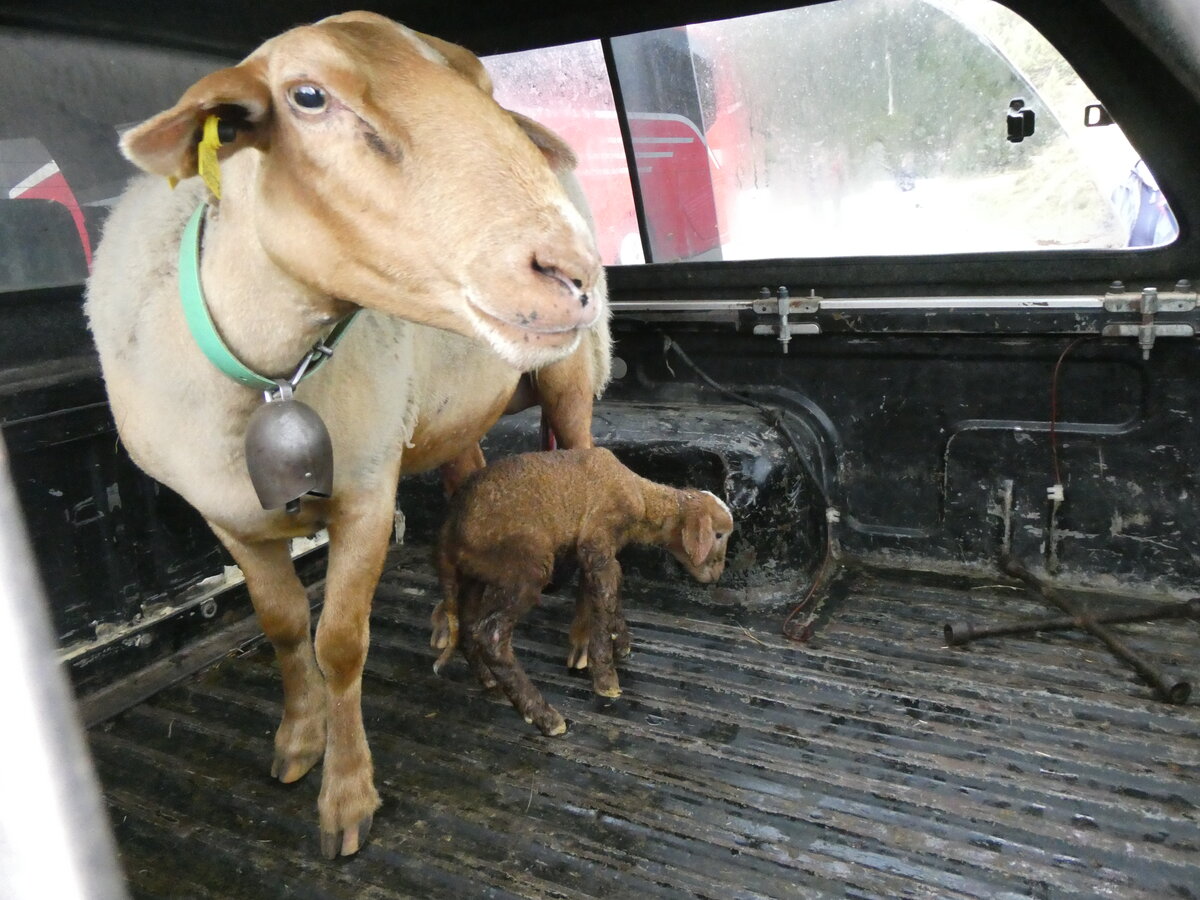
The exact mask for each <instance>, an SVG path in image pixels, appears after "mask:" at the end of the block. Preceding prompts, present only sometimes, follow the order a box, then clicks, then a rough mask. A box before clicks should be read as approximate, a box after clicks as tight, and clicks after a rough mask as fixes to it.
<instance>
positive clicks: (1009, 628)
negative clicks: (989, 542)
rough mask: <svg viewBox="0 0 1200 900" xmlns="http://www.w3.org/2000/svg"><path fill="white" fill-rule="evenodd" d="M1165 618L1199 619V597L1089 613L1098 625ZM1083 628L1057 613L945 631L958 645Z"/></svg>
mask: <svg viewBox="0 0 1200 900" xmlns="http://www.w3.org/2000/svg"><path fill="white" fill-rule="evenodd" d="M1167 619H1198V620H1200V597H1193V598H1192V599H1191V600H1188V601H1187V602H1186V603H1162V604H1159V605H1157V606H1151V607H1147V608H1146V609H1144V610H1142V611H1140V612H1113V613H1101V614H1100V615H1094V616H1092V621H1093V622H1095V623H1096V624H1098V625H1129V624H1132V623H1135V622H1157V621H1164V620H1167ZM1083 627H1084V626H1083V624H1082V623H1081V621H1080V620H1079V619H1077V618H1076V617H1074V616H1059V617H1057V618H1053V619H1036V620H1034V621H1029V622H1014V623H1012V624H1011V625H990V626H987V627H984V628H977V627H975V625H974V624H973V623H971V622H953V623H951V622H947V623H946V625H945V633H946V643H947V644H949V645H950V646H951V647H959V646H961V645H963V644H966V643H969V642H970V641H977V640H980V639H981V638H989V637H1008V636H1012V635H1018V634H1034V633H1035V632H1039V631H1070V630H1071V629H1073V628H1083Z"/></svg>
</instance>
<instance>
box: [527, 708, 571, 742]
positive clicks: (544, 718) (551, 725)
mask: <svg viewBox="0 0 1200 900" xmlns="http://www.w3.org/2000/svg"><path fill="white" fill-rule="evenodd" d="M525 721H526V722H527V723H529V724H530V725H537V727H538V730H539V731H540V732H541V733H542V734H544V735H546V737H558V736H559V735H560V734H566V733H567V720H566V719H564V718H563V717H562V716H561V715H559V712H558V710H557V709H555V708H554V707H552V706H550V707H547V708H546V711H545V712H544V713H542V714H540V715H538V716H536V717H534V718H529V717H526V719H525Z"/></svg>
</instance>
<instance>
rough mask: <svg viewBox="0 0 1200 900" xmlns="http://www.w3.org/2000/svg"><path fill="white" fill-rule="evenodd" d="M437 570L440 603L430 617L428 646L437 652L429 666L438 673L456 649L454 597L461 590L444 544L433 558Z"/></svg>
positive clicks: (456, 597)
mask: <svg viewBox="0 0 1200 900" xmlns="http://www.w3.org/2000/svg"><path fill="white" fill-rule="evenodd" d="M434 561H435V564H436V568H437V574H438V584H440V585H441V588H442V601H441V603H439V604H438V605H437V607H436V608H435V609H434V611H433V615H432V616H431V617H430V621H431V625H432V626H433V627H432V629H431V633H430V635H429V646H431V647H433V648H434V649H435V650H441V651H442V653H441V655H440V656H439V657H438V658H437V661H436V662H435V663H434V664H433V671H434V672H435V673H440V672H441V671H442V667H443V666H444V665H446V663H448V662H449V661H450V658H451V657H452V656H454V651H455V650H456V649H457V648H458V617H459V609H458V597H459V591H460V589H461V587H462V585H461V584H460V581H459V577H458V567H457V566H456V565H454V560H453V559H452V558H451V557H450V554H449V553H447V552H446V540H445V539H444V538H443V539H441V540H439V541H438V548H437V553H436V555H435V556H434Z"/></svg>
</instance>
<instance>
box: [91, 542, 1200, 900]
mask: <svg viewBox="0 0 1200 900" xmlns="http://www.w3.org/2000/svg"><path fill="white" fill-rule="evenodd" d="M428 558H429V552H428V548H427V547H425V546H420V545H417V546H413V545H409V546H402V547H399V548H397V549H396V550H395V551H394V552H393V556H392V561H391V564H390V568H389V570H388V572H387V574H386V575H385V577H384V579H383V582H382V583H381V585H380V588H379V594H378V596H377V599H376V604H375V612H374V616H373V620H372V637H371V653H370V658H369V660H368V664H367V672H366V679H365V683H364V688H363V705H364V712H365V717H366V721H367V732H368V735H369V738H370V741H371V746H372V749H373V751H374V758H375V773H376V783H377V784H378V786H379V788H380V791H381V794H382V796H383V806H382V808H381V809H380V810H379V812H378V814H377V815H376V817H375V824H374V829H373V831H372V834H371V839H370V841H369V843H368V844H367V846H366V847H365V849H364V850H363V851H362V852H360V853H359V854H358V855H357V856H355V857H353V858H350V859H344V860H339V861H337V862H333V863H330V862H326V861H325V860H323V859H321V858H320V857H319V855H318V852H317V851H318V841H317V833H316V809H315V807H316V797H317V791H318V788H319V779H318V777H317V776H318V775H319V770H316V771H314V772H313V773H312V774H310V775H309V776H308V777H306V778H305V779H303V780H302V781H301V782H299V783H298V784H295V785H290V786H285V785H280V784H277V783H275V782H273V781H272V780H271V779H270V778H269V777H268V773H267V770H268V767H269V763H270V758H271V739H272V734H273V731H274V728H275V725H276V723H277V721H278V718H279V715H280V689H279V683H278V677H277V673H276V672H275V671H274V667H273V662H272V652H271V650H270V648H269V647H268V646H265V645H262V644H261V643H258V644H256V643H251V644H249V645H246V644H245V643H244V641H245V630H244V628H243V629H242V630H240V631H239V630H238V629H237V628H235V629H234V630H233V631H232V632H231V633H230V635H231V636H230V638H229V640H230V642H231V645H233V644H240V646H239V648H238V649H236V650H235V651H234V652H232V653H230V654H229V655H228V656H226V657H225V658H224V659H222V660H221V661H220V662H219V664H216V665H213V666H211V667H209V668H207V669H204V670H202V671H200V672H199V673H198V674H195V675H193V676H190V677H188V678H186V679H184V680H182V681H181V682H179V683H177V684H175V685H174V686H171V687H169V688H167V689H164V690H162V691H160V692H158V693H156V694H154V695H153V696H151V697H149V699H146V700H144V701H143V702H139V703H137V704H136V705H133V706H132V707H130V708H128V709H126V710H125V711H123V712H121V713H120V714H118V715H116V716H115V717H113V718H110V719H108V720H107V721H104V722H103V723H101V724H98V725H96V726H94V727H93V728H92V729H91V731H90V740H91V745H92V749H93V752H94V753H95V756H96V763H97V766H98V769H99V774H100V778H101V781H102V784H103V788H104V791H105V795H106V798H107V802H108V805H109V810H110V813H111V816H112V822H113V826H114V829H115V833H116V837H117V841H118V843H119V846H120V851H121V855H122V859H123V863H124V866H125V869H126V873H127V876H128V878H129V881H130V886H131V891H132V893H133V894H134V896H136V897H172V898H178V897H197V898H231V897H236V898H245V900H249V898H260V897H261V898H267V897H271V898H275V897H305V898H316V897H338V898H340V897H345V898H356V900H363V898H392V897H423V898H433V897H447V898H450V897H454V898H461V897H496V898H507V897H525V898H561V897H572V898H574V897H688V896H698V897H713V898H729V897H747V898H749V897H794V896H799V895H802V894H804V895H808V894H813V893H820V894H827V895H837V896H848V897H912V896H931V895H935V896H939V897H987V898H993V897H1051V896H1053V897H1057V896H1063V895H1068V894H1078V895H1084V896H1097V895H1108V896H1121V897H1154V898H1163V897H1196V896H1198V895H1200V708H1197V707H1196V706H1195V705H1185V706H1168V705H1166V704H1163V703H1160V702H1157V701H1156V700H1154V699H1153V698H1152V696H1151V694H1150V691H1149V689H1148V688H1146V687H1145V686H1144V685H1142V684H1141V682H1139V681H1138V680H1137V678H1136V676H1134V675H1133V674H1132V673H1130V672H1129V671H1128V670H1126V669H1125V668H1123V667H1122V666H1120V665H1119V664H1118V663H1116V662H1115V661H1114V660H1112V659H1111V658H1110V657H1109V656H1108V654H1107V653H1106V652H1105V651H1104V650H1103V648H1101V647H1100V646H1099V645H1098V644H1096V643H1095V642H1093V641H1092V640H1091V639H1089V638H1087V637H1086V636H1083V635H1081V634H1080V633H1078V632H1065V633H1058V634H1054V635H1041V636H1037V637H1026V638H1006V639H989V640H985V641H982V642H979V643H978V644H975V645H972V646H970V647H969V648H968V649H951V648H947V647H946V646H945V641H944V638H943V633H942V629H943V624H944V623H945V622H948V621H959V620H962V619H964V618H967V617H968V616H973V617H974V618H975V620H976V621H980V620H983V621H988V622H991V621H1006V620H1011V619H1015V618H1019V617H1022V616H1031V615H1038V614H1042V613H1044V610H1043V609H1042V608H1041V607H1040V606H1039V605H1038V604H1036V603H1032V602H1030V601H1029V600H1028V598H1027V597H1026V595H1025V594H1024V593H1023V592H1022V591H1021V590H1019V589H1016V588H1014V587H1013V586H1011V585H1004V584H999V583H992V584H988V583H981V582H979V581H967V580H953V579H950V578H947V577H942V576H925V575H917V574H915V573H902V574H897V573H896V572H894V571H893V572H888V573H884V572H876V571H872V570H869V569H857V570H848V571H845V572H842V573H841V575H840V576H839V577H838V578H837V580H836V582H835V584H834V585H833V587H832V590H831V592H830V598H831V599H830V600H829V602H828V604H827V605H826V607H825V610H824V613H823V621H822V623H821V624H820V627H819V628H818V630H817V633H816V635H815V636H814V637H813V638H812V640H811V641H810V642H809V643H808V644H803V645H802V644H795V643H792V642H790V641H788V640H786V639H785V638H783V637H781V636H780V632H779V625H780V623H781V621H782V619H783V617H784V616H785V615H786V612H787V607H783V608H782V609H778V610H771V611H763V610H761V609H758V610H753V611H752V610H748V609H746V608H742V607H739V606H736V605H735V606H729V605H714V604H711V603H706V602H698V597H702V593H701V592H697V590H696V588H695V587H694V586H692V585H689V584H687V583H686V582H685V580H684V578H683V576H682V574H680V577H679V578H678V579H676V580H672V581H657V580H651V579H650V578H648V577H646V578H639V577H630V578H629V579H628V581H627V584H626V586H625V597H626V607H627V611H628V617H629V621H630V625H631V627H632V629H633V634H634V653H633V655H632V657H631V658H630V659H628V660H627V661H625V663H624V664H623V666H622V667H621V669H620V672H621V682H622V686H623V688H624V695H623V696H622V697H621V698H620V699H619V700H617V701H615V702H613V701H603V702H600V701H598V700H597V698H595V697H594V696H593V695H592V693H591V691H590V682H589V680H588V679H587V678H586V677H585V676H580V675H578V674H570V673H568V672H567V670H566V668H565V665H564V661H565V654H566V629H567V625H568V623H569V620H570V609H569V604H570V594H569V593H568V591H569V587H567V588H564V589H563V591H562V592H561V593H548V594H547V596H546V598H545V601H544V603H543V606H542V607H541V608H540V609H538V610H536V611H535V613H534V614H533V615H532V616H531V617H530V619H529V620H528V621H526V622H525V623H524V625H523V627H522V628H521V629H520V631H519V633H518V638H519V644H518V653H519V655H520V657H521V659H522V660H523V662H524V664H525V666H526V668H527V670H528V671H529V672H530V675H531V677H532V678H533V679H534V680H535V682H536V683H538V684H539V685H540V686H541V687H542V688H543V690H544V691H545V693H546V695H547V697H548V699H549V700H550V701H551V702H552V703H554V704H555V705H556V706H557V707H558V708H559V709H560V710H561V711H562V712H563V714H564V715H565V716H566V717H567V719H568V721H569V724H570V730H569V731H568V733H567V734H566V735H565V736H564V737H559V738H545V737H542V736H541V735H540V734H538V733H537V732H536V731H535V730H534V729H532V728H531V727H530V726H527V725H525V724H524V722H522V721H521V719H520V717H519V716H518V715H517V714H516V713H515V712H514V711H513V710H512V708H511V707H510V706H509V705H508V704H507V702H505V701H503V699H497V698H489V697H487V696H485V695H484V694H483V693H482V692H481V690H480V689H479V688H478V687H477V685H476V684H475V683H474V682H473V680H472V678H471V677H470V674H469V672H468V671H467V669H466V666H465V665H464V664H463V663H462V662H461V661H457V662H455V663H454V664H453V665H452V666H451V667H450V668H449V670H448V671H447V672H446V673H445V674H444V676H443V677H441V678H439V677H437V676H435V675H434V674H433V672H432V671H431V663H432V660H433V656H434V654H433V653H432V651H431V650H430V649H429V647H428V615H429V612H430V610H431V608H432V606H433V605H434V603H435V602H436V596H437V593H436V583H435V579H434V576H433V572H432V567H431V566H430V565H429V562H428ZM1121 631H1122V633H1124V634H1125V635H1126V636H1127V637H1128V639H1129V640H1130V641H1131V642H1132V643H1134V644H1136V645H1137V646H1139V647H1141V648H1143V649H1145V650H1147V651H1149V652H1150V653H1151V654H1152V655H1153V656H1154V657H1155V658H1156V659H1157V660H1159V661H1160V662H1163V663H1169V664H1173V665H1176V666H1177V667H1179V668H1180V669H1182V670H1183V671H1185V672H1186V671H1188V670H1189V669H1190V670H1191V671H1195V670H1196V669H1197V667H1198V666H1200V658H1198V657H1197V643H1196V640H1195V638H1196V625H1195V623H1189V622H1182V623H1180V622H1176V623H1160V624H1154V625H1145V626H1124V627H1122V629H1121ZM86 709H87V706H86V705H85V711H86Z"/></svg>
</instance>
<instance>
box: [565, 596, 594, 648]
mask: <svg viewBox="0 0 1200 900" xmlns="http://www.w3.org/2000/svg"><path fill="white" fill-rule="evenodd" d="M570 640H571V649H570V652H568V653H567V668H568V669H586V668H587V666H588V644H590V643H591V640H592V602H591V597H590V595H589V594H588V590H587V582H586V580H585V579H584V578H583V577H582V576H580V578H579V596H578V597H576V599H575V618H574V619H573V620H572V621H571V637H570Z"/></svg>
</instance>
